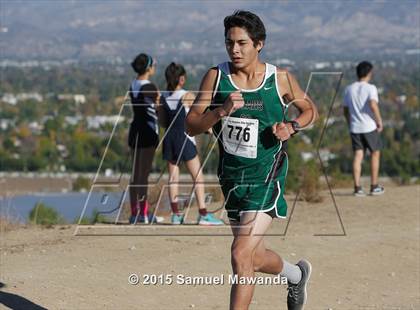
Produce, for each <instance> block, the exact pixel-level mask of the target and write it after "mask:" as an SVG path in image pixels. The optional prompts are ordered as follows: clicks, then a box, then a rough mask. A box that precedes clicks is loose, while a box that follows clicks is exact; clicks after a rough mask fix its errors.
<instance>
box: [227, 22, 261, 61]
mask: <svg viewBox="0 0 420 310" xmlns="http://www.w3.org/2000/svg"><path fill="white" fill-rule="evenodd" d="M225 44H226V51H227V53H228V55H229V57H230V60H231V61H232V64H233V66H234V67H236V68H244V67H246V66H248V65H249V64H250V63H252V62H253V61H255V60H256V59H257V58H258V51H259V50H260V49H261V48H262V43H261V42H260V43H258V44H257V46H254V42H252V40H251V38H250V37H249V35H248V33H247V31H246V30H245V29H243V28H240V27H232V28H230V29H229V30H228V32H227V34H226V40H225Z"/></svg>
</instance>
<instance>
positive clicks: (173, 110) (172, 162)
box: [161, 62, 223, 225]
mask: <svg viewBox="0 0 420 310" xmlns="http://www.w3.org/2000/svg"><path fill="white" fill-rule="evenodd" d="M165 77H166V82H167V88H166V89H167V90H166V92H162V97H161V106H162V108H163V111H165V113H164V114H165V116H166V119H165V122H166V126H165V127H167V128H166V131H165V135H164V139H163V159H164V160H166V161H167V162H168V171H169V181H168V183H169V200H170V203H171V209H172V217H171V222H172V224H174V225H179V224H182V223H183V221H184V215H185V214H182V212H180V210H179V205H178V203H179V202H178V182H179V164H180V163H182V162H184V163H185V165H186V167H187V169H188V171H189V173H190V174H191V177H192V179H193V181H194V190H195V193H196V197H197V202H198V207H199V215H198V219H197V224H199V225H222V224H223V221H221V220H220V219H217V218H215V217H214V216H213V214H212V213H210V212H207V209H206V205H205V198H204V195H205V193H204V177H203V173H202V169H201V164H200V159H199V157H198V155H197V149H196V143H195V138H193V137H190V136H188V135H187V134H186V133H185V124H184V123H185V117H186V115H187V113H188V111H189V109H190V106H191V105H192V103H193V101H194V99H195V96H194V94H193V93H191V92H188V91H186V90H185V89H183V86H184V84H185V82H186V78H187V74H186V71H185V69H184V67H183V66H182V65H180V64H175V63H173V62H172V63H171V64H170V65H169V66H168V67H167V68H166V70H165Z"/></svg>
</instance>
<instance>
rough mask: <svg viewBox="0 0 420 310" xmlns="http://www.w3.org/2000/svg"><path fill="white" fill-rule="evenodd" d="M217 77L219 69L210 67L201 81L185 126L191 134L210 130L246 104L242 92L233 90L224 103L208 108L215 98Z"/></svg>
mask: <svg viewBox="0 0 420 310" xmlns="http://www.w3.org/2000/svg"><path fill="white" fill-rule="evenodd" d="M216 78H217V69H213V68H212V69H210V70H209V71H208V72H207V73H206V75H205V76H204V78H203V80H202V81H201V85H200V91H199V92H198V94H197V97H196V98H195V100H194V103H193V105H192V106H191V109H190V111H189V112H188V115H187V117H186V119H185V128H186V131H187V134H188V135H189V136H195V135H198V134H200V133H204V132H206V131H208V130H209V129H210V128H211V127H213V125H214V124H216V123H217V122H218V121H220V119H221V118H223V117H224V116H227V115H229V114H231V113H233V112H234V111H236V110H237V109H240V108H241V107H242V106H243V105H244V101H243V98H242V95H241V93H240V92H239V91H238V92H233V93H231V94H229V96H228V97H227V98H226V101H225V102H224V104H223V105H222V106H220V107H217V108H215V109H213V110H207V111H206V108H207V107H208V106H209V105H210V103H211V101H212V99H213V87H214V84H215V82H216Z"/></svg>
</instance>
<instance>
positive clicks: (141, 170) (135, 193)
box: [128, 54, 160, 224]
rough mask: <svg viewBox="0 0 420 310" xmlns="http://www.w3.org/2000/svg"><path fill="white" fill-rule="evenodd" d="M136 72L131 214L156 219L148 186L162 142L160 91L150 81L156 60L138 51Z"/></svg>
mask: <svg viewBox="0 0 420 310" xmlns="http://www.w3.org/2000/svg"><path fill="white" fill-rule="evenodd" d="M131 66H132V68H133V70H134V71H135V72H136V73H137V77H136V79H134V80H133V81H132V83H131V86H130V99H131V104H132V109H133V115H134V117H133V121H132V122H131V124H130V130H129V133H128V145H129V147H130V148H131V152H132V156H133V169H132V171H133V173H132V176H131V180H130V205H131V216H130V219H129V222H130V223H131V224H136V223H149V222H150V221H156V219H155V218H152V216H151V215H150V214H149V211H148V209H149V202H148V200H147V185H148V177H149V173H150V170H151V168H152V163H153V158H154V154H155V150H156V147H157V145H158V144H159V126H158V115H157V114H158V113H157V110H158V103H159V98H160V94H159V90H158V88H157V87H156V86H155V85H154V84H153V83H151V82H150V81H149V78H150V77H151V76H153V75H154V74H155V66H156V62H155V61H154V60H153V58H152V57H151V56H149V55H146V54H139V55H137V57H136V58H135V59H134V60H133V62H132V63H131Z"/></svg>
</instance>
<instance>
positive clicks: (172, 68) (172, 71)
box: [165, 62, 187, 91]
mask: <svg viewBox="0 0 420 310" xmlns="http://www.w3.org/2000/svg"><path fill="white" fill-rule="evenodd" d="M186 74H187V73H186V71H185V68H184V67H183V66H182V65H180V64H176V63H174V62H171V63H170V64H169V66H167V67H166V69H165V78H166V90H168V91H174V90H175V88H176V87H177V86H178V83H179V78H180V77H181V76H184V75H186Z"/></svg>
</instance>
